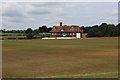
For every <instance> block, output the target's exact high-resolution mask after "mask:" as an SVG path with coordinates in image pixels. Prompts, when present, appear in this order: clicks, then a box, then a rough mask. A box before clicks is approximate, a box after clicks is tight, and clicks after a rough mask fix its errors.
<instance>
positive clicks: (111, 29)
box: [81, 23, 120, 37]
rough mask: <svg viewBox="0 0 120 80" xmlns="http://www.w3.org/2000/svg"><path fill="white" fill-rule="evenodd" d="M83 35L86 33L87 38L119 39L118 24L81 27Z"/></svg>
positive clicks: (119, 29)
mask: <svg viewBox="0 0 120 80" xmlns="http://www.w3.org/2000/svg"><path fill="white" fill-rule="evenodd" d="M81 29H83V30H84V31H83V33H87V37H120V23H119V24H118V25H116V26H115V25H114V24H107V23H102V24H101V25H94V26H92V27H84V26H82V27H81Z"/></svg>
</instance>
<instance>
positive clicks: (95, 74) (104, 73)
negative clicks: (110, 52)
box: [35, 72, 118, 78]
mask: <svg viewBox="0 0 120 80" xmlns="http://www.w3.org/2000/svg"><path fill="white" fill-rule="evenodd" d="M100 74H118V72H104V73H90V74H73V75H61V76H45V77H35V78H59V77H71V76H73V77H75V76H88V75H100Z"/></svg>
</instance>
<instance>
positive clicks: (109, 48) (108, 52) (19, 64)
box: [2, 38, 118, 78]
mask: <svg viewBox="0 0 120 80" xmlns="http://www.w3.org/2000/svg"><path fill="white" fill-rule="evenodd" d="M2 48H3V78H8V77H46V76H62V75H63V76H64V75H75V74H91V73H104V72H117V71H118V69H117V68H118V41H117V38H86V39H85V38H83V39H73V40H3V45H2ZM69 77H72V78H74V77H75V78H76V77H83V78H84V77H85V78H86V77H89V78H90V77H98V78H106V77H107V78H111V77H112V78H116V77H118V75H117V74H104V75H103V74H102V75H91V76H90V75H88V76H83V75H82V76H69Z"/></svg>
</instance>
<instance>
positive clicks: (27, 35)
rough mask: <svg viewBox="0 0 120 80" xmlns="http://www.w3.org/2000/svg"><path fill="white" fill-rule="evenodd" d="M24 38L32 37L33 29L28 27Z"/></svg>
mask: <svg viewBox="0 0 120 80" xmlns="http://www.w3.org/2000/svg"><path fill="white" fill-rule="evenodd" d="M25 33H26V38H27V39H32V38H33V37H34V34H33V30H32V29H31V28H28V29H27V30H26V31H25Z"/></svg>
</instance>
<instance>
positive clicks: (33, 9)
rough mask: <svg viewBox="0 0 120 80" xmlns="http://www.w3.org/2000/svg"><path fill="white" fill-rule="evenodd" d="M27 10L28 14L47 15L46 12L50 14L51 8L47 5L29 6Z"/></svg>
mask: <svg viewBox="0 0 120 80" xmlns="http://www.w3.org/2000/svg"><path fill="white" fill-rule="evenodd" d="M27 12H28V14H29V13H30V14H33V15H45V14H50V13H51V12H50V10H49V8H46V7H39V8H36V7H31V6H29V7H28V8H27Z"/></svg>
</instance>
